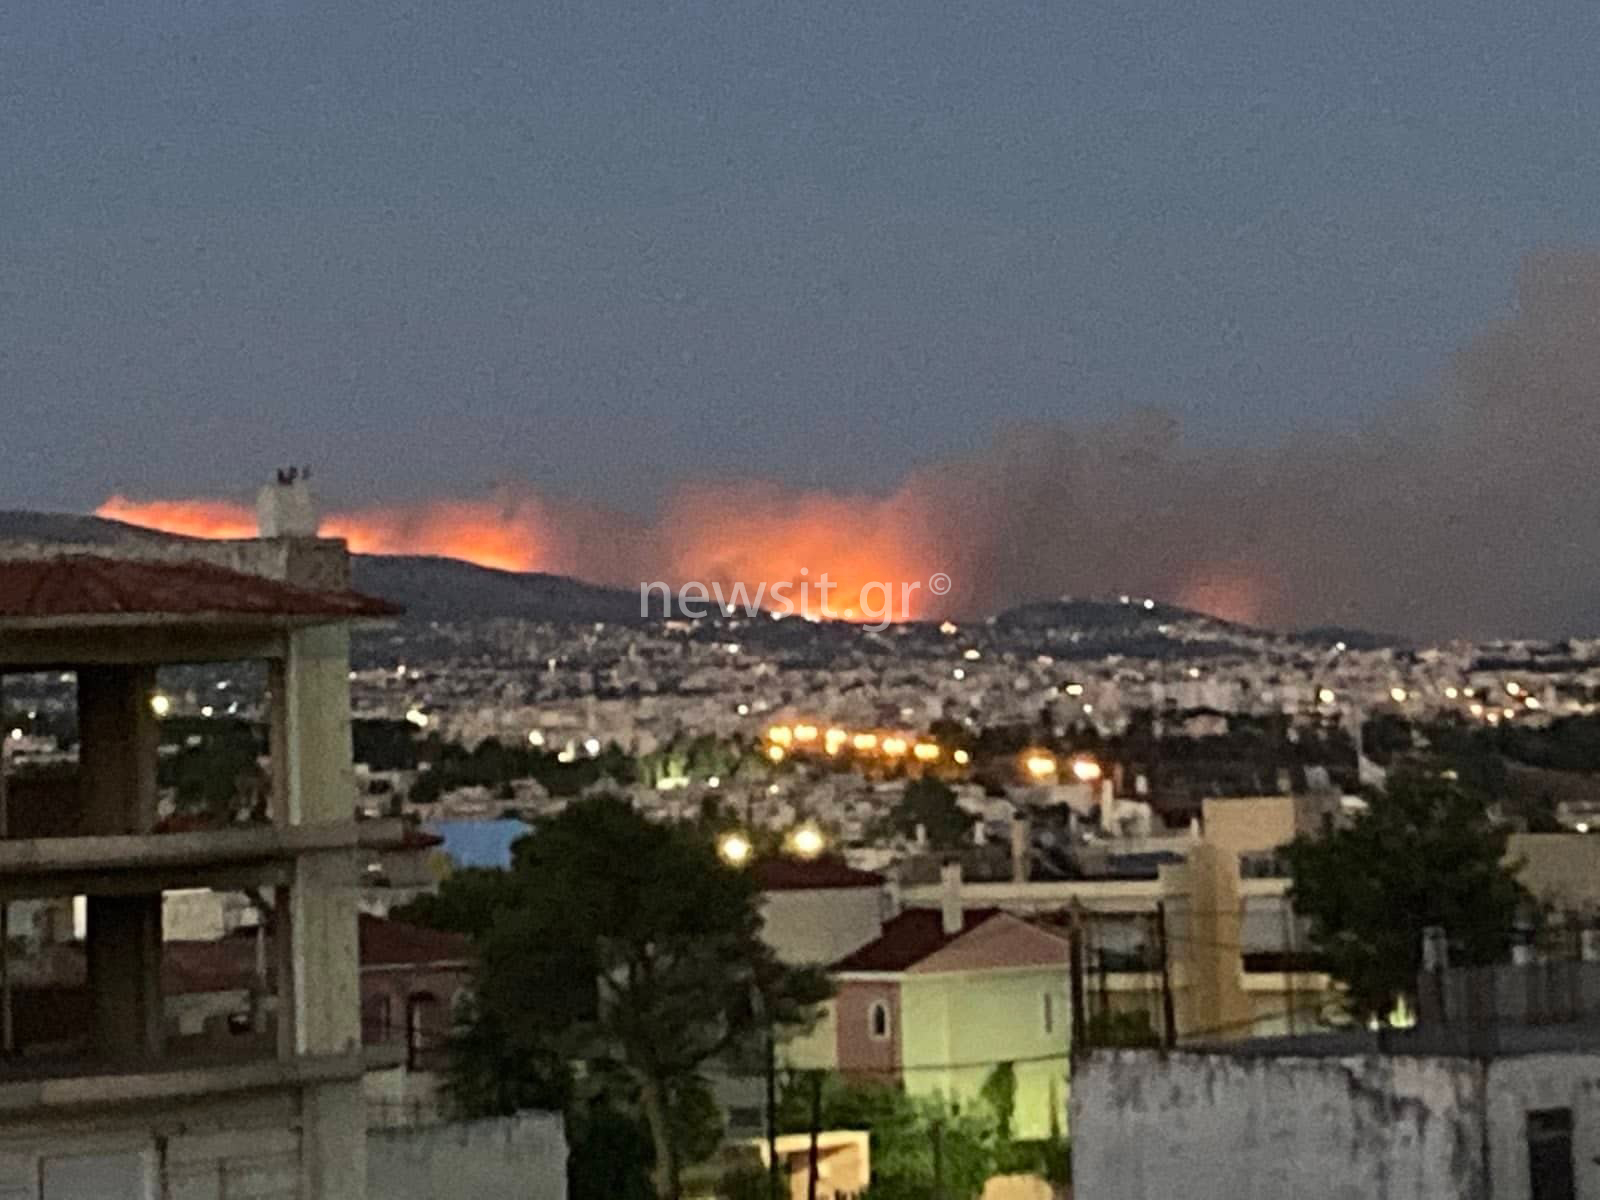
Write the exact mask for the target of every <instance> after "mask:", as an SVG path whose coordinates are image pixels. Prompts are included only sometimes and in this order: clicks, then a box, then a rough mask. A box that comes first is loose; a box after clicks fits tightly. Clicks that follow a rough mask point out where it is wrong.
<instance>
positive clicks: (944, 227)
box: [0, 2, 1600, 638]
mask: <svg viewBox="0 0 1600 1200" xmlns="http://www.w3.org/2000/svg"><path fill="white" fill-rule="evenodd" d="M1471 16H1472V19H1471V20H1470V21H1468V20H1461V19H1458V18H1459V17H1460V14H1459V11H1458V10H1456V9H1450V10H1445V9H1443V8H1440V9H1438V10H1437V16H1430V15H1428V14H1427V13H1423V14H1421V15H1419V14H1416V13H1408V14H1405V15H1404V16H1402V15H1400V14H1396V13H1394V12H1392V11H1391V10H1390V9H1389V8H1387V7H1385V6H1379V5H1375V4H1362V5H1358V6H1357V7H1356V8H1355V9H1354V10H1350V9H1344V10H1341V11H1339V12H1337V13H1334V12H1317V13H1297V14H1294V15H1292V16H1286V15H1283V14H1276V13H1274V14H1268V13H1267V12H1265V11H1264V10H1258V9H1257V8H1256V7H1255V6H1251V5H1248V4H1237V3H1230V4H1225V5H1223V6H1222V7H1221V8H1216V7H1212V8H1208V9H1207V10H1206V12H1205V13H1204V14H1189V13H1179V12H1176V11H1167V10H1165V9H1162V8H1159V7H1150V8H1146V9H1141V10H1137V11H1133V10H1127V11H1123V10H1119V11H1115V12H1113V11H1109V10H1108V11H1102V12H1078V11H1072V12H1068V11H1066V10H1051V9H1048V8H1041V7H1036V6H1035V7H1027V8H1024V9H1018V10H1015V11H1009V12H1000V13H994V12H986V11H985V12H982V13H980V12H978V11H977V10H969V9H966V8H963V7H961V6H955V7H951V6H940V7H939V8H937V9H934V10H928V11H924V10H922V9H921V8H918V7H914V6H907V5H895V4H890V5H875V6H872V8H871V9H870V10H869V11H868V10H861V9H860V8H858V7H856V6H850V5H844V4H836V3H831V2H826V3H823V4H820V5H809V6H806V7H805V8H804V9H803V10H798V11H795V12H789V13H777V12H761V13H755V12H747V13H730V12H726V11H723V10H721V9H712V8H710V7H708V6H701V5H687V6H670V7H658V6H638V7H632V8H616V9H601V8H593V7H587V6H586V7H582V8H575V9H568V8H561V7H553V8H535V9H523V8H520V7H517V6H507V5H487V4H476V5H468V6H465V7H461V6H456V7H453V8H451V9H450V10H449V11H448V12H446V11H445V10H443V9H431V8H413V9H406V10H401V11H398V12H396V13H394V14H390V15H387V16H385V17H384V18H383V19H377V18H375V17H374V16H373V14H370V13H365V12H362V11H359V10H358V9H355V8H351V7H349V6H337V7H336V8H335V9H333V10H331V11H330V10H324V9H318V8H309V7H301V6H293V5H269V6H265V7H261V6H246V5H240V4H237V3H232V2H228V3H221V4H216V5H208V6H205V7H204V8H193V7H190V6H184V5H178V4H174V3H160V4H157V5H154V6H145V7H142V8H140V9H139V10H137V11H130V12H124V13H101V12H95V13H93V14H88V13H80V12H75V11H72V10H63V11H49V12H22V11H15V12H11V13H8V14H5V15H4V16H0V56H3V60H0V61H3V65H4V77H5V78H6V80H7V81H8V85H7V106H6V110H5V116H4V118H3V120H4V122H5V129H6V134H7V143H8V146H9V147H10V150H9V152H8V154H7V155H6V156H5V161H4V163H3V164H0V184H3V186H4V189H5V194H6V195H7V196H8V197H9V198H10V200H11V203H10V204H9V205H8V206H7V207H6V209H5V211H4V212H0V246H3V247H4V249H5V254H6V261H7V273H6V274H7V285H6V287H5V288H4V289H0V328H4V329H5V331H6V332H5V334H4V339H5V345H4V353H3V354H0V396H3V397H4V404H5V408H6V411H7V414H8V416H9V417H10V420H9V421H8V432H7V437H6V438H5V440H4V444H3V445H0V467H3V468H4V469H3V471H0V504H3V505H5V506H8V507H28V508H53V509H61V510H66V511H78V512H86V511H92V510H96V509H99V510H101V511H105V512H107V513H109V514H111V515H118V516H122V517H125V518H128V519H133V520H139V521H147V522H152V523H156V524H160V525H162V526H163V527H166V528H175V529H181V530H188V531H194V532H200V531H204V530H205V529H206V528H207V527H208V522H211V521H212V520H213V518H214V517H220V518H221V519H222V524H221V525H220V526H211V527H213V528H216V529H218V530H221V531H225V530H227V529H228V528H233V527H238V528H243V526H244V524H245V523H246V517H245V511H246V510H245V509H243V508H242V507H239V505H240V502H242V501H247V499H248V493H249V490H250V487H251V486H252V485H253V483H254V481H255V480H256V479H258V478H259V477H260V475H261V473H262V472H263V471H264V470H265V469H266V468H267V467H268V466H269V465H275V464H277V463H278V462H281V461H297V462H311V463H313V464H314V466H315V468H316V471H317V486H318V488H319V490H320V492H321V493H322V495H323V497H324V499H325V501H326V502H327V505H328V507H329V510H330V511H331V512H332V513H334V514H338V517H337V519H335V520H334V521H332V522H331V523H330V525H329V529H330V530H332V531H335V532H341V533H345V534H347V535H349V536H351V537H352V539H353V541H354V543H355V545H356V546H357V548H361V549H373V550H385V551H401V550H404V551H423V552H431V553H447V554H455V555H461V556H463V557H467V558H470V559H472V560H474V561H478V562H483V563H487V564H490V565H497V566H506V567H514V568H535V569H541V570H547V571H556V572H563V573H571V574H575V575H577V576H580V577H582V578H586V579H591V580H596V581H601V582H608V583H618V584H624V585H628V586H633V585H636V584H637V583H638V582H639V581H641V580H644V579H655V578H669V579H674V580H683V579H689V578H721V579H727V580H738V579H743V580H745V581H747V582H750V583H752V584H753V583H755V582H757V581H760V580H774V579H782V578H793V577H794V576H795V575H797V574H798V572H799V570H800V569H801V568H802V567H804V568H806V569H807V570H808V571H809V572H811V574H812V575H816V574H818V573H820V572H822V571H828V572H830V574H831V575H833V576H834V577H835V578H840V579H842V580H845V581H846V583H847V585H848V584H850V583H854V584H856V585H859V583H860V582H862V581H865V580H868V579H886V580H901V579H907V578H916V577H925V576H926V575H927V574H928V573H929V572H931V571H935V570H940V571H946V572H948V573H949V574H950V575H951V577H952V579H953V581H954V588H953V590H952V592H951V593H950V595H949V596H948V597H946V598H945V599H944V600H943V601H942V602H941V603H940V604H939V605H936V606H935V605H931V604H930V605H929V607H928V608H927V609H925V610H923V611H921V612H919V613H918V615H945V614H952V615H968V614H977V613H982V612H986V611H993V610H994V609H995V608H997V607H1000V606H1003V605H1005V604H1007V603H1012V602H1015V601H1018V600H1023V599H1028V598H1033V597H1040V596H1050V595H1056V594H1060V593H1073V594H1114V593H1116V592H1119V591H1133V592H1138V593H1151V594H1155V595H1159V596H1161V597H1162V598H1164V599H1168V600H1171V601H1173V602H1176V603H1180V604H1185V605H1191V606H1194V607H1197V608H1201V609H1205V610H1207V611H1211V612H1214V613H1217V614H1218V615H1221V616H1225V617H1230V618H1235V619H1240V620H1246V621H1253V622H1262V623H1266V624H1270V625H1277V626H1285V627H1293V626H1305V625H1312V624H1319V623H1326V622H1337V623H1343V624H1351V625H1366V626H1370V627H1375V628H1382V629H1385V630H1392V631H1395V632H1399V633H1402V634H1407V635H1412V636H1418V637H1429V638H1432V637H1446V636H1458V635H1460V636H1467V635H1470V636H1489V635H1512V634H1539V635H1561V634H1566V633H1577V632H1585V631H1589V630H1590V629H1591V626H1592V618H1591V616H1590V613H1591V611H1592V607H1593V599H1594V597H1595V595H1596V592H1597V588H1600V567H1597V566H1596V565H1595V564H1596V563H1597V562H1600V555H1597V554H1596V553H1595V551H1596V550H1597V549H1600V545H1597V540H1600V537H1597V534H1596V533H1595V532H1594V529H1595V521H1594V520H1593V516H1594V513H1595V512H1596V511H1597V508H1600V483H1597V482H1596V481H1595V479H1594V477H1593V472H1592V471H1591V470H1590V466H1589V464H1590V463H1591V462H1592V461H1593V458H1594V451H1595V449H1596V447H1597V444H1600V417H1597V416H1596V415H1595V413H1594V411H1593V409H1594V405H1593V396H1594V383H1593V380H1594V379H1596V378H1597V377H1600V376H1597V372H1596V367H1597V366H1600V363H1597V362H1596V361H1595V360H1596V354H1597V351H1596V350H1595V348H1594V339H1593V336H1592V335H1593V331H1594V328H1595V324H1596V320H1597V317H1600V258H1597V257H1596V256H1595V254H1594V253H1593V252H1592V251H1591V250H1589V249H1587V248H1586V247H1587V246H1589V245H1592V244H1595V243H1596V242H1597V241H1600V235H1597V231H1596V229H1595V227H1594V226H1595V220H1594V217H1593V215H1592V206H1587V205H1585V203H1584V201H1585V200H1586V199H1588V198H1589V197H1591V196H1592V195H1593V194H1594V192H1595V189H1596V187H1597V185H1600V164H1597V163H1596V162H1595V161H1594V160H1593V159H1592V157H1590V156H1587V155H1585V154H1583V153H1580V151H1581V150H1582V149H1583V147H1584V146H1585V145H1586V144H1587V138H1588V128H1589V124H1588V122H1587V121H1585V120H1584V119H1583V116H1584V114H1583V113H1582V112H1581V110H1580V99H1579V98H1580V97H1581V95H1582V89H1583V87H1584V86H1585V85H1586V81H1587V78H1588V74H1589V69H1590V64H1589V62H1588V59H1587V55H1586V54H1584V53H1583V52H1582V51H1581V50H1580V49H1579V48H1580V47H1583V46H1585V45H1586V44H1587V39H1586V36H1585V35H1586V31H1587V32H1592V31H1591V30H1588V25H1589V24H1590V23H1591V22H1592V16H1591V15H1590V14H1588V13H1586V12H1584V11H1583V10H1582V9H1579V8H1577V7H1572V8H1570V9H1569V10H1568V11H1567V13H1566V16H1565V19H1561V16H1560V14H1556V17H1557V19H1551V20H1547V21H1544V22H1542V23H1540V24H1539V25H1537V26H1536V25H1535V24H1534V23H1532V22H1531V21H1529V20H1528V19H1526V18H1525V16H1524V15H1523V14H1520V13H1515V12H1501V11H1497V10H1487V9H1486V10H1482V11H1475V12H1473V13H1472V14H1471ZM1552 113H1557V114H1560V115H1555V116H1552V115H1551V114H1552ZM153 502H169V503H171V502H181V503H177V505H176V507H168V508H152V507H147V506H149V505H151V504H152V503H153ZM201 502H204V504H205V505H207V506H209V505H214V504H215V505H222V506H223V507H220V508H212V507H202V506H201ZM230 504H231V505H233V506H234V507H227V505H230Z"/></svg>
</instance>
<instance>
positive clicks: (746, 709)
mask: <svg viewBox="0 0 1600 1200" xmlns="http://www.w3.org/2000/svg"><path fill="white" fill-rule="evenodd" d="M733 711H734V712H736V713H738V714H739V715H740V716H741V717H748V716H749V715H750V706H749V705H748V704H741V705H739V707H738V708H736V709H734V710H733Z"/></svg>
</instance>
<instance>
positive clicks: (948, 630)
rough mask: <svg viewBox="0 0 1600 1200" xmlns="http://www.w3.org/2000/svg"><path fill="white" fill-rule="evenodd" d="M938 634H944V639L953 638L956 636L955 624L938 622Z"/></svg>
mask: <svg viewBox="0 0 1600 1200" xmlns="http://www.w3.org/2000/svg"><path fill="white" fill-rule="evenodd" d="M939 632H940V633H942V634H944V635H945V637H955V635H956V625H955V622H954V621H942V622H940V624H939Z"/></svg>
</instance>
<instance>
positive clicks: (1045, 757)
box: [1022, 754, 1056, 779]
mask: <svg viewBox="0 0 1600 1200" xmlns="http://www.w3.org/2000/svg"><path fill="white" fill-rule="evenodd" d="M1022 765H1023V766H1024V767H1025V768H1027V771H1028V774H1029V775H1032V776H1033V777H1034V778H1035V779H1045V778H1048V777H1049V776H1051V775H1054V774H1055V773H1056V760H1055V755H1053V754H1030V755H1028V757H1027V758H1025V759H1023V760H1022Z"/></svg>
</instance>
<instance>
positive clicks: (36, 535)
mask: <svg viewBox="0 0 1600 1200" xmlns="http://www.w3.org/2000/svg"><path fill="white" fill-rule="evenodd" d="M185 540H187V539H184V538H180V537H179V536H178V535H177V534H173V533H159V532H157V531H156V530H154V529H141V528H140V527H139V526H137V525H128V524H124V523H123V522H122V521H108V520H107V519H106V518H104V517H84V516H79V515H78V514H76V513H42V512H23V511H20V510H18V509H0V542H74V543H77V544H79V545H83V546H111V545H115V544H117V543H119V542H122V543H127V542H174V541H185Z"/></svg>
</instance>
